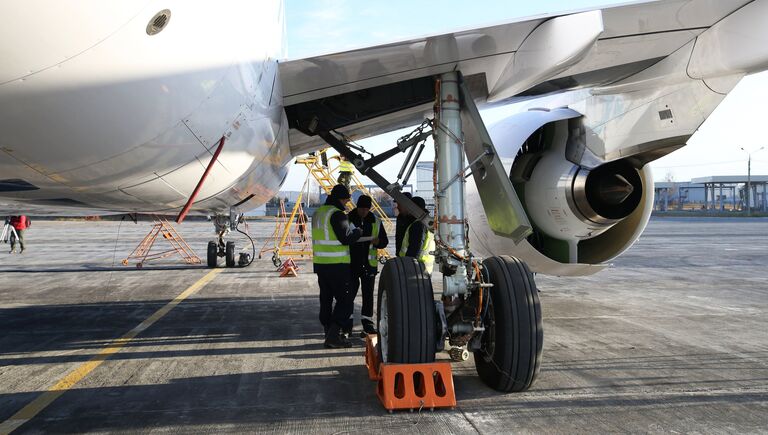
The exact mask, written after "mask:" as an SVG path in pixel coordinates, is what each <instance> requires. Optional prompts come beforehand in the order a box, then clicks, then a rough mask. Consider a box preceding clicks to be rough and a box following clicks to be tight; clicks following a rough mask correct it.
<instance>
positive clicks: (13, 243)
mask: <svg viewBox="0 0 768 435" xmlns="http://www.w3.org/2000/svg"><path fill="white" fill-rule="evenodd" d="M16 234H18V235H19V239H18V240H19V247H20V248H21V250H22V251H23V250H24V230H16ZM14 249H16V236H14V234H13V233H11V251H13V250H14Z"/></svg>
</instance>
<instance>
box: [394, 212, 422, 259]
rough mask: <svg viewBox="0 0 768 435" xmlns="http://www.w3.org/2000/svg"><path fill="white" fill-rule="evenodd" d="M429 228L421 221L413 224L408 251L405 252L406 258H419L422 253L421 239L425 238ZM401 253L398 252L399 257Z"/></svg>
mask: <svg viewBox="0 0 768 435" xmlns="http://www.w3.org/2000/svg"><path fill="white" fill-rule="evenodd" d="M426 229H427V227H426V225H424V224H423V223H422V222H421V221H415V222H413V225H411V229H410V230H409V231H408V250H407V251H406V252H405V256H406V257H413V258H419V252H420V251H421V240H422V239H421V238H422V237H424V231H426ZM399 254H400V253H399V252H398V255H399Z"/></svg>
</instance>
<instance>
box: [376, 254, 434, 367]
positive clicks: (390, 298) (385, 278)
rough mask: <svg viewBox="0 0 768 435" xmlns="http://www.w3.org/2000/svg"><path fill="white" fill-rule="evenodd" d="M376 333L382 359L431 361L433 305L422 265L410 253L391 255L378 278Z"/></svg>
mask: <svg viewBox="0 0 768 435" xmlns="http://www.w3.org/2000/svg"><path fill="white" fill-rule="evenodd" d="M378 316H379V317H378V320H379V322H378V327H379V328H378V335H379V337H378V338H379V343H380V358H381V361H382V362H388V363H407V364H419V363H430V362H434V361H435V351H436V347H435V342H436V337H435V305H434V299H433V297H432V281H431V280H430V277H429V274H428V273H427V272H426V270H425V269H424V265H423V264H422V263H419V262H418V261H416V259H415V258H411V257H397V258H393V259H391V260H389V261H387V263H386V264H385V265H384V268H383V269H382V271H381V278H379V298H378Z"/></svg>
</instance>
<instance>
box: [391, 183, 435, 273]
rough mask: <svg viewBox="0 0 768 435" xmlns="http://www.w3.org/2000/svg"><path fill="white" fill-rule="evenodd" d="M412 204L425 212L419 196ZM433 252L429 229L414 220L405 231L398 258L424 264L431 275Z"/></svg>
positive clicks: (433, 237) (414, 198)
mask: <svg viewBox="0 0 768 435" xmlns="http://www.w3.org/2000/svg"><path fill="white" fill-rule="evenodd" d="M412 200H413V202H414V203H416V205H418V206H419V207H421V209H422V210H424V211H427V206H426V202H425V201H424V198H422V197H420V196H414V197H413V199H412ZM434 251H435V236H434V235H433V234H432V231H431V229H429V228H427V227H426V225H424V224H423V223H422V222H421V221H419V220H414V221H413V223H411V224H410V225H409V226H408V228H407V229H406V230H405V237H403V244H402V246H400V252H398V253H397V255H398V256H399V257H413V258H415V259H417V260H419V261H420V262H422V263H424V268H425V269H426V270H427V273H429V274H432V269H433V267H434V264H435V256H434V255H433V254H431V252H434Z"/></svg>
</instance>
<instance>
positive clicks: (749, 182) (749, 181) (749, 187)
mask: <svg viewBox="0 0 768 435" xmlns="http://www.w3.org/2000/svg"><path fill="white" fill-rule="evenodd" d="M739 148H741V150H742V151H744V152H745V153H747V156H748V157H747V189H746V192H745V194H744V203H745V205H746V209H747V216H752V202H751V200H752V154H755V153H757V152H760V151H762V150H764V149H765V147H764V146H762V147H760V148H758V149H756V150H754V151H747V150H746V149H745V148H744V147H739Z"/></svg>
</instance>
